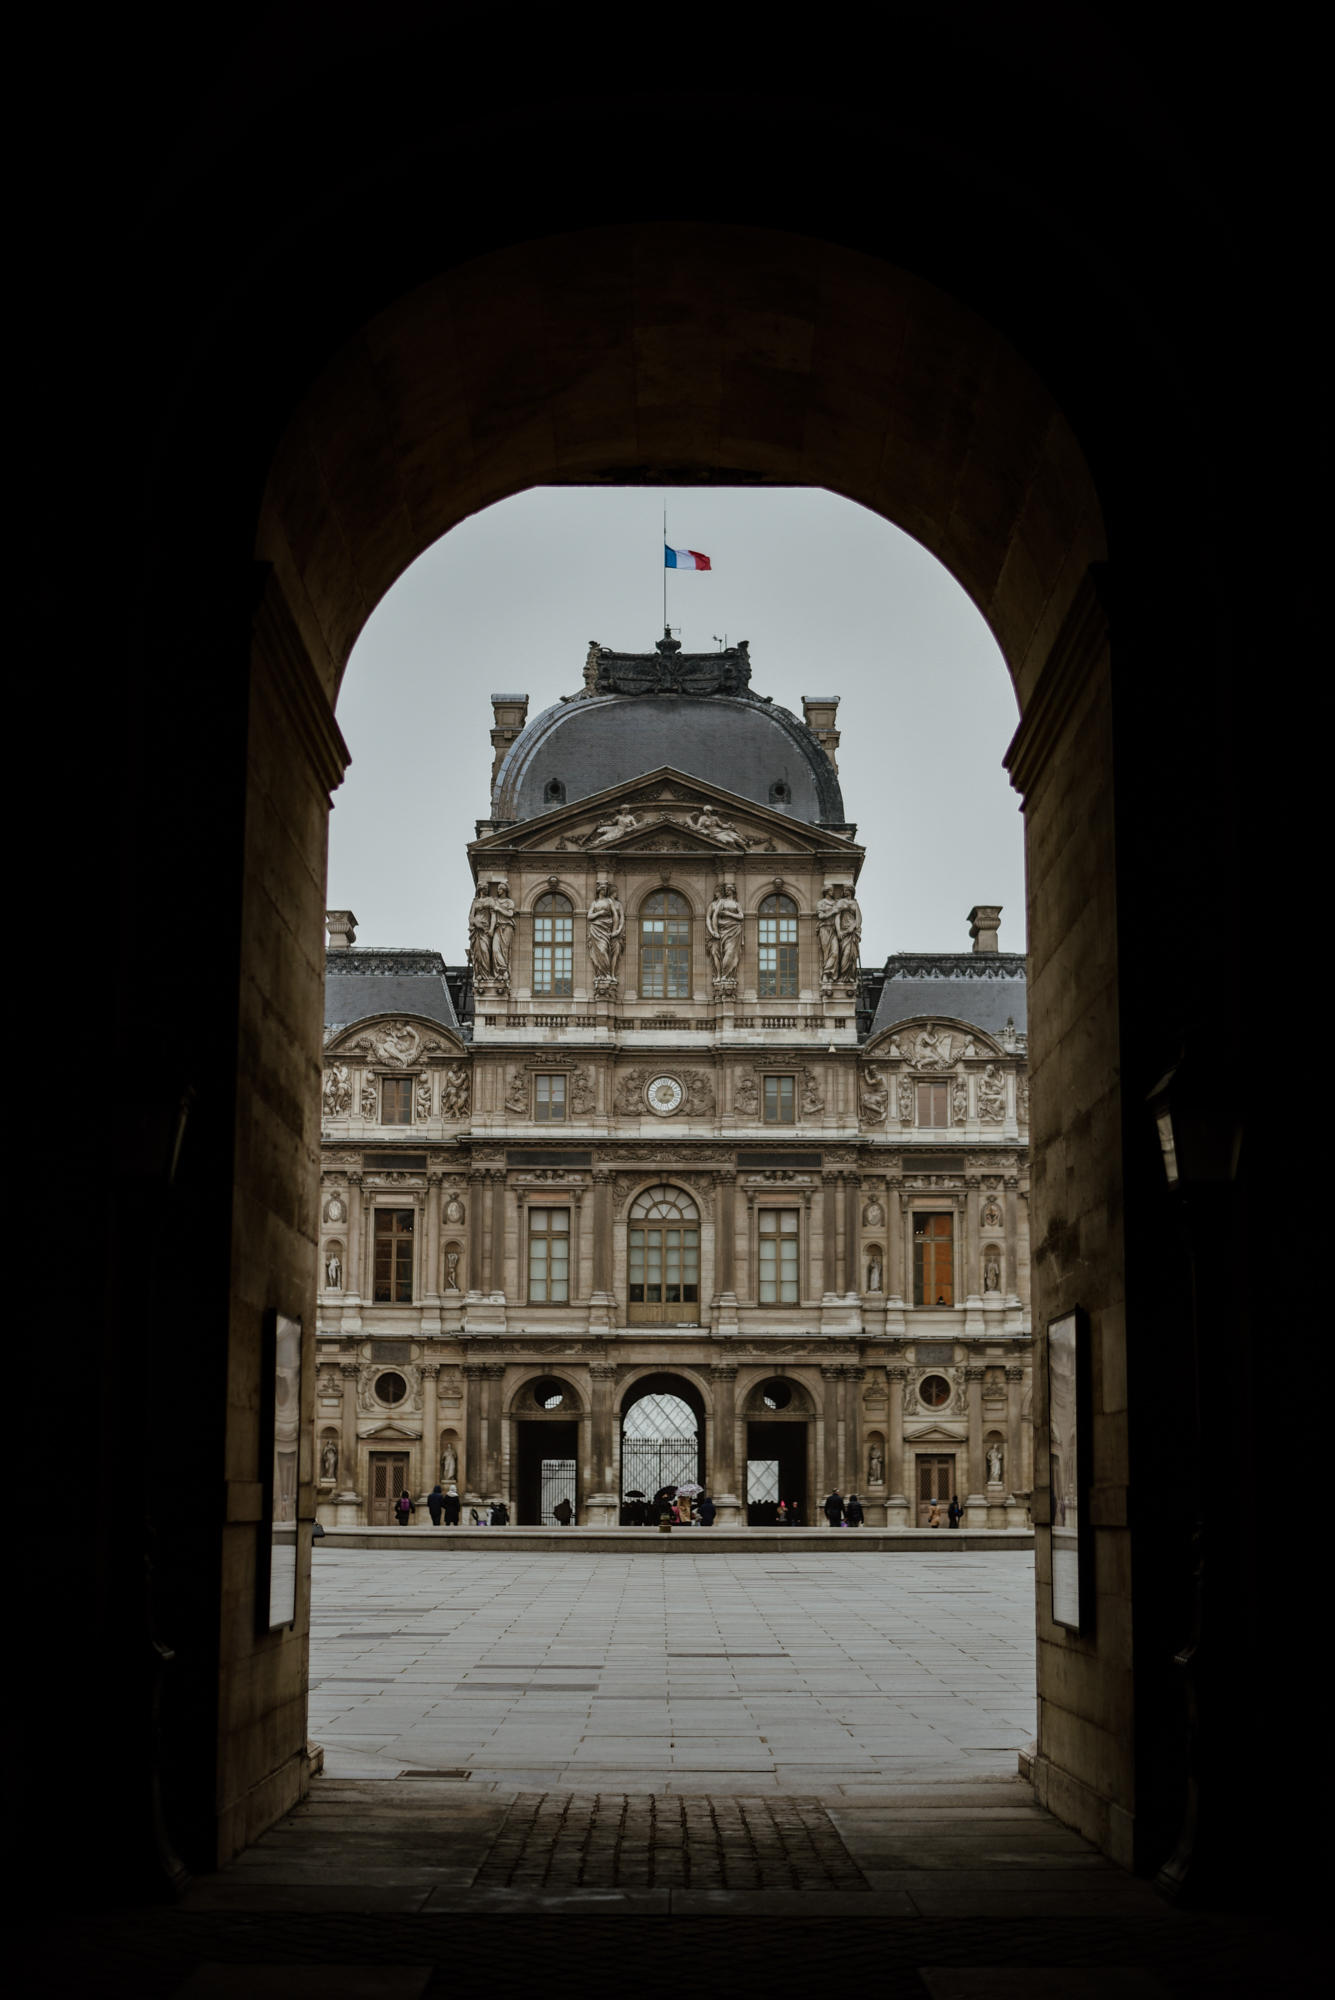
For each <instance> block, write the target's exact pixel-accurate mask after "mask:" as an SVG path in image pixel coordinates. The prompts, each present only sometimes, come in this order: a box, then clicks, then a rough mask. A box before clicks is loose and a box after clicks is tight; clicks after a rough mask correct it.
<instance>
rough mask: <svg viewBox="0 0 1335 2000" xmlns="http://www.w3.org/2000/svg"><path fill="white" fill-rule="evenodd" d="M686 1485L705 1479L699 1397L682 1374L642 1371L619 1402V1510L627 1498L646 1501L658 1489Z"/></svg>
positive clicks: (694, 1387) (703, 1418) (702, 1483)
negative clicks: (653, 1373) (647, 1372)
mask: <svg viewBox="0 0 1335 2000" xmlns="http://www.w3.org/2000/svg"><path fill="white" fill-rule="evenodd" d="M686 1483H689V1484H691V1485H694V1486H703V1485H704V1483H705V1406H704V1398H703V1397H702V1396H701V1394H700V1391H699V1390H698V1389H697V1388H696V1386H695V1384H694V1383H693V1382H691V1381H690V1380H688V1379H687V1377H685V1376H684V1375H671V1374H663V1375H642V1376H640V1378H639V1379H638V1380H637V1381H635V1382H633V1383H632V1384H631V1386H630V1387H629V1388H628V1389H627V1390H626V1393H625V1396H624V1398H623V1400H622V1405H621V1495H622V1502H623V1508H624V1505H625V1503H626V1501H627V1500H628V1499H631V1497H632V1496H635V1495H638V1496H640V1497H641V1498H642V1499H643V1500H644V1501H646V1502H651V1501H652V1500H653V1497H654V1495H655V1494H656V1493H657V1492H658V1491H659V1490H660V1489H661V1488H662V1487H665V1486H681V1485H683V1484H686ZM632 1504H634V1503H633V1502H632ZM623 1518H624V1515H623Z"/></svg>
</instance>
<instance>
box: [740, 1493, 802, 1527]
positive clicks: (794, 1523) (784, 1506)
mask: <svg viewBox="0 0 1335 2000" xmlns="http://www.w3.org/2000/svg"><path fill="white" fill-rule="evenodd" d="M746 1525H747V1527H748V1528H800V1527H801V1526H802V1509H801V1507H800V1506H799V1505H798V1503H797V1501H796V1500H752V1501H751V1502H750V1503H749V1504H748V1506H747V1509H746Z"/></svg>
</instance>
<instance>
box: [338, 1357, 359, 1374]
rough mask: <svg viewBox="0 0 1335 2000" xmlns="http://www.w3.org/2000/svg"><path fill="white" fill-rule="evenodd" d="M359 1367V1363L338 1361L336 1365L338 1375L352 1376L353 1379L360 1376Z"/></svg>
mask: <svg viewBox="0 0 1335 2000" xmlns="http://www.w3.org/2000/svg"><path fill="white" fill-rule="evenodd" d="M361 1366H362V1365H361V1362H360V1361H340V1362H339V1364H338V1372H339V1374H340V1375H346V1376H352V1377H353V1378H355V1377H356V1376H358V1375H360V1373H361Z"/></svg>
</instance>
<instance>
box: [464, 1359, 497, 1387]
mask: <svg viewBox="0 0 1335 2000" xmlns="http://www.w3.org/2000/svg"><path fill="white" fill-rule="evenodd" d="M490 1366H491V1363H490V1362H487V1361H465V1362H464V1364H463V1374H464V1380H465V1381H466V1382H480V1381H481V1380H482V1378H483V1376H484V1375H485V1374H486V1372H487V1369H488V1368H489V1367H490Z"/></svg>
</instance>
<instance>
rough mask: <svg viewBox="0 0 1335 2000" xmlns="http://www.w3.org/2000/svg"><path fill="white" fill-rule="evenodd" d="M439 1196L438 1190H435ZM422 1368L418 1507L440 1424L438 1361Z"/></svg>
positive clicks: (433, 1469) (430, 1480) (436, 1455)
mask: <svg viewBox="0 0 1335 2000" xmlns="http://www.w3.org/2000/svg"><path fill="white" fill-rule="evenodd" d="M437 1194H438V1196H439V1190H437ZM421 1368H422V1468H421V1471H422V1476H421V1479H420V1481H419V1485H420V1488H421V1490H420V1492H419V1493H418V1495H417V1501H418V1505H419V1506H421V1505H423V1504H424V1503H425V1500H426V1496H427V1494H428V1493H429V1492H430V1491H431V1488H432V1487H433V1486H434V1485H435V1483H436V1480H437V1478H438V1477H439V1471H438V1463H439V1459H440V1423H439V1420H438V1418H437V1415H436V1377H437V1375H438V1374H439V1373H440V1363H439V1362H438V1361H424V1362H423V1363H422V1364H421Z"/></svg>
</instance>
